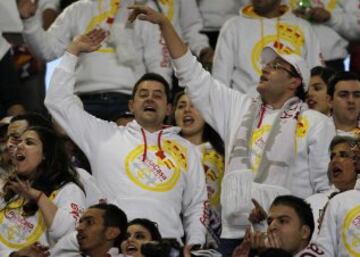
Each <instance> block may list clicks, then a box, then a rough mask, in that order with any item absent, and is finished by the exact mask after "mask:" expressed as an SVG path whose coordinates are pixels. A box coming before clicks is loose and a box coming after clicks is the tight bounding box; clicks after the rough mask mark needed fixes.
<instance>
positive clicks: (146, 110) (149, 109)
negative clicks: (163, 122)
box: [144, 106, 156, 112]
mask: <svg viewBox="0 0 360 257" xmlns="http://www.w3.org/2000/svg"><path fill="white" fill-rule="evenodd" d="M144 111H145V112H156V110H155V108H154V107H152V106H145V108H144Z"/></svg>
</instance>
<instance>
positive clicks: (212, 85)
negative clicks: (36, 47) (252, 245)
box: [130, 6, 335, 256]
mask: <svg viewBox="0 0 360 257" xmlns="http://www.w3.org/2000/svg"><path fill="white" fill-rule="evenodd" d="M132 8H133V9H134V12H133V13H132V15H130V18H131V19H135V18H136V16H137V15H139V14H140V15H141V16H140V17H141V19H142V20H148V21H150V22H153V23H156V24H159V25H160V28H161V30H162V35H163V36H164V38H165V40H166V42H167V46H168V49H169V52H170V55H171V57H172V58H173V65H174V68H175V73H176V76H177V77H178V79H179V85H181V86H186V90H187V94H188V95H189V97H190V99H191V101H192V103H193V104H194V105H195V107H196V108H197V109H198V110H199V111H200V112H201V114H202V115H203V117H204V119H205V120H206V122H208V123H209V124H210V125H211V126H212V127H213V128H214V129H215V130H216V131H217V132H218V133H219V134H220V136H221V137H222V139H223V140H224V142H225V156H226V160H225V165H226V166H225V176H224V179H223V184H222V195H221V205H222V222H223V224H222V235H221V236H222V241H221V245H220V251H221V252H222V254H223V256H231V254H232V250H233V249H234V247H235V246H236V245H237V244H238V243H239V241H240V239H241V238H243V237H244V234H245V229H246V228H247V227H248V226H249V221H248V216H249V213H250V211H251V209H252V208H253V205H252V202H251V199H252V198H255V199H256V200H258V202H259V203H260V205H261V206H263V207H264V208H265V209H268V208H269V207H270V204H271V202H272V201H273V200H274V199H275V198H276V197H277V196H278V195H283V194H293V195H296V196H299V197H302V198H306V197H308V196H310V195H312V194H314V193H315V192H320V191H324V190H326V189H327V188H328V187H329V185H328V179H327V175H326V172H327V165H328V162H329V157H328V153H327V149H328V146H329V144H330V141H331V139H332V137H333V136H334V135H335V128H334V126H333V124H332V123H331V121H330V120H329V119H328V118H327V117H326V116H324V115H323V114H321V113H319V112H316V111H312V110H308V108H307V105H306V104H305V103H304V102H303V98H304V94H305V92H306V90H307V88H308V84H309V83H308V82H309V78H310V72H309V69H308V67H307V64H306V62H305V61H304V59H303V58H301V57H300V56H299V55H297V54H295V53H288V52H285V51H279V48H278V47H277V46H276V44H269V45H267V47H265V48H264V49H263V50H262V52H261V60H262V64H263V65H264V66H263V68H262V74H261V76H260V81H259V83H258V85H257V91H258V92H259V94H260V96H259V97H258V98H255V99H252V98H250V97H248V96H246V95H245V94H243V93H241V92H239V91H236V90H233V89H230V88H227V87H226V86H225V85H224V84H222V83H221V82H219V81H217V80H215V79H214V78H212V77H211V75H210V74H209V73H208V72H206V71H205V70H204V69H203V68H202V66H201V64H199V63H198V62H197V61H196V58H195V57H194V56H192V55H191V53H190V51H189V50H188V48H187V46H186V45H185V44H184V43H183V41H182V40H181V39H180V37H179V36H178V35H177V34H176V32H175V30H174V29H173V27H172V25H171V23H170V22H169V21H168V20H167V18H166V17H164V16H163V15H162V14H159V13H156V12H155V11H154V10H152V9H150V8H148V7H141V6H136V7H132Z"/></svg>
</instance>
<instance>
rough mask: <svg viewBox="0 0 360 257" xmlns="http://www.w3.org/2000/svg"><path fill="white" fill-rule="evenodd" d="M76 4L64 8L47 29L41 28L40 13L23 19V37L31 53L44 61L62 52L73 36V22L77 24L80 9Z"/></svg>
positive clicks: (54, 57)
mask: <svg viewBox="0 0 360 257" xmlns="http://www.w3.org/2000/svg"><path fill="white" fill-rule="evenodd" d="M77 6H78V4H73V5H71V6H69V7H68V8H66V9H65V10H64V11H63V12H62V13H61V14H60V15H59V16H58V17H57V18H56V20H55V21H54V22H53V24H52V25H51V26H50V28H49V29H48V30H47V31H45V30H44V29H43V28H42V17H41V15H35V16H34V17H31V18H29V19H26V20H24V39H25V42H26V43H27V44H28V45H29V47H30V50H31V52H32V53H33V54H35V55H36V56H37V57H40V58H42V59H44V60H46V61H51V60H53V59H56V58H58V57H60V56H61V55H63V54H64V52H65V49H66V47H67V46H68V44H69V43H70V42H71V40H72V38H73V37H74V36H75V33H74V32H73V30H74V29H73V26H74V25H73V24H77V19H78V17H79V16H80V13H79V10H81V8H77Z"/></svg>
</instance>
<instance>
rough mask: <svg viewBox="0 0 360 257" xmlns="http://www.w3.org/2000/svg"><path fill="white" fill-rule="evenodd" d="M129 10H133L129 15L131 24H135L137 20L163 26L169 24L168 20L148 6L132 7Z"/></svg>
mask: <svg viewBox="0 0 360 257" xmlns="http://www.w3.org/2000/svg"><path fill="white" fill-rule="evenodd" d="M128 9H130V10H132V12H131V13H130V15H129V18H128V20H129V22H134V21H135V20H136V18H137V19H139V20H144V21H149V22H151V23H154V24H159V25H162V24H164V23H165V22H169V20H168V18H167V17H166V16H165V15H163V14H162V13H159V12H157V11H155V10H153V9H151V8H150V7H148V6H146V5H131V6H129V7H128Z"/></svg>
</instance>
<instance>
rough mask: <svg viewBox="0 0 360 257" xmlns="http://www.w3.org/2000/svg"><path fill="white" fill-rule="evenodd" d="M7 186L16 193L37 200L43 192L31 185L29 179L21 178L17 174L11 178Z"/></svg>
mask: <svg viewBox="0 0 360 257" xmlns="http://www.w3.org/2000/svg"><path fill="white" fill-rule="evenodd" d="M7 187H8V188H9V189H11V190H12V191H14V192H15V193H17V194H19V195H21V196H23V197H25V198H26V199H29V200H35V199H37V197H38V196H39V194H40V193H41V192H40V191H39V190H37V189H34V188H32V187H31V185H30V182H29V180H24V181H23V180H20V179H19V178H18V177H17V176H16V177H14V179H12V180H9V182H8V185H7Z"/></svg>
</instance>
